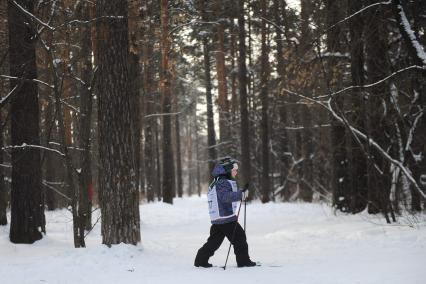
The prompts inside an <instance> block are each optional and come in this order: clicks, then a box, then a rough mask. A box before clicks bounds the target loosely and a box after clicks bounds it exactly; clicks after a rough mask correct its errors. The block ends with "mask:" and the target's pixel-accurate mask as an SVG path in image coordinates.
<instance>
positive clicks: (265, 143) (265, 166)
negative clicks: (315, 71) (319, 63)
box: [260, 0, 271, 203]
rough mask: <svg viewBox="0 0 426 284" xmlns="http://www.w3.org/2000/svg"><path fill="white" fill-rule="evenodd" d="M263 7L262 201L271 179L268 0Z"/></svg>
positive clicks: (261, 75)
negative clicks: (267, 40) (267, 38)
mask: <svg viewBox="0 0 426 284" xmlns="http://www.w3.org/2000/svg"><path fill="white" fill-rule="evenodd" d="M261 9H262V28H261V30H262V35H261V37H262V38H261V42H262V43H261V45H262V47H261V71H260V73H261V74H260V97H261V101H262V121H261V122H260V128H261V135H262V176H261V185H262V202H263V203H265V202H269V201H270V193H271V189H270V180H269V131H268V128H269V123H268V119H269V117H268V78H269V62H268V61H269V60H268V47H267V45H266V36H267V35H266V34H267V29H266V18H267V4H266V0H262V1H261Z"/></svg>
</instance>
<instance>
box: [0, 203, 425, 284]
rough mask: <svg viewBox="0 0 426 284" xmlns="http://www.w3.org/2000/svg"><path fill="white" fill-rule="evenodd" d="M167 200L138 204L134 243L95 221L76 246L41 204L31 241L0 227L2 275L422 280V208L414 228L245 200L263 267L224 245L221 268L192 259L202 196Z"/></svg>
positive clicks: (28, 278) (202, 236)
mask: <svg viewBox="0 0 426 284" xmlns="http://www.w3.org/2000/svg"><path fill="white" fill-rule="evenodd" d="M174 202H175V204H174V205H173V206H171V205H168V204H164V203H161V202H157V203H151V204H143V205H141V206H140V212H141V234H142V243H141V244H140V245H138V246H132V245H123V244H122V245H117V246H113V247H112V248H108V247H106V246H104V245H101V236H100V224H97V226H96V227H95V229H94V230H93V231H92V232H91V233H90V234H89V235H88V237H87V242H86V244H87V248H86V249H74V248H73V239H72V221H71V215H70V213H69V212H68V211H66V210H57V211H54V212H46V220H47V235H46V236H45V237H44V238H43V239H42V240H41V241H38V242H37V243H35V244H34V245H15V244H12V243H10V242H9V238H8V234H9V228H8V227H9V226H5V227H1V228H0V282H1V283H3V284H6V283H17V284H18V283H19V284H22V283H79V284H80V283H173V284H178V283H185V284H188V283H202V284H206V283H215V284H217V283H244V284H247V283H268V284H270V283H327V284H330V283H345V284H350V283H362V284H365V283H387V284H392V283H404V284H414V283H419V284H420V283H425V279H426V268H425V264H426V220H425V216H424V215H420V216H417V224H418V225H419V226H416V227H415V228H413V227H410V226H408V225H407V224H410V223H411V221H410V220H408V219H406V218H401V219H400V220H401V222H400V223H398V224H392V225H386V223H385V221H384V220H383V218H382V216H369V215H368V214H365V213H361V214H358V215H345V214H342V213H338V214H335V213H334V212H333V210H332V209H331V208H330V207H328V206H327V205H322V204H304V203H268V204H260V203H258V202H253V203H252V204H249V205H248V206H247V235H248V243H249V249H250V255H251V258H252V259H253V260H255V261H260V262H261V263H262V266H261V267H254V268H237V267H236V262H235V256H234V254H233V252H232V250H231V255H230V258H229V261H228V268H227V270H226V271H224V270H223V269H221V268H220V267H214V268H211V269H203V268H195V267H193V260H194V257H195V253H196V251H197V249H198V248H199V247H200V246H201V245H202V244H203V243H204V241H205V240H206V239H207V237H208V233H209V227H210V225H209V219H208V212H207V204H206V197H205V196H203V197H201V198H199V197H191V198H183V199H175V201H174ZM98 215H99V211H96V212H95V213H94V216H93V218H94V221H95V220H96V219H97V217H98ZM241 216H242V215H241ZM240 221H242V218H241V219H240ZM241 223H242V222H241ZM404 223H406V224H404ZM228 245H229V242H228V241H226V240H225V241H224V243H223V244H222V246H221V248H220V249H219V250H218V251H217V252H216V254H215V255H214V256H213V257H212V258H211V259H210V262H211V263H212V264H214V265H216V266H223V265H224V262H225V258H226V253H227V249H228Z"/></svg>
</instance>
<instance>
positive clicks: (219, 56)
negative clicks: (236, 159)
mask: <svg viewBox="0 0 426 284" xmlns="http://www.w3.org/2000/svg"><path fill="white" fill-rule="evenodd" d="M222 2H223V0H216V2H215V4H216V5H215V10H216V19H217V21H218V24H217V28H216V52H215V54H216V73H217V82H218V93H219V96H218V111H219V136H220V142H221V143H226V144H225V145H222V146H221V151H220V152H221V153H224V155H222V156H227V155H229V149H230V147H229V142H230V141H229V140H230V138H231V137H230V125H229V122H230V113H229V100H228V90H227V86H226V66H225V52H226V51H225V43H224V41H225V26H224V21H225V19H224V18H223V16H224V15H223V5H222V4H223V3H222Z"/></svg>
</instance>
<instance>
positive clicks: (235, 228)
mask: <svg viewBox="0 0 426 284" xmlns="http://www.w3.org/2000/svg"><path fill="white" fill-rule="evenodd" d="M242 203H243V202H242V200H241V202H240V206H239V207H238V212H237V221H236V223H235V226H234V231H233V232H232V237H231V241H230V243H229V248H228V253H227V254H226V261H225V265H224V266H223V270H225V269H226V264H227V263H228V257H229V252H230V251H231V245H232V242H233V241H234V238H235V231H236V230H237V225H238V217H239V216H240V210H241V204H242Z"/></svg>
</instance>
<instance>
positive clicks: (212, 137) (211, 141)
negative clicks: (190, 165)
mask: <svg viewBox="0 0 426 284" xmlns="http://www.w3.org/2000/svg"><path fill="white" fill-rule="evenodd" d="M205 2H206V1H205V0H202V1H201V18H202V20H203V21H204V22H207V21H208V18H207V13H206V7H205ZM202 41H203V56H204V57H203V58H204V82H205V84H206V103H207V148H208V152H209V172H211V171H212V170H213V167H214V165H215V162H216V158H217V153H216V134H215V130H214V117H213V102H212V82H211V80H212V79H211V74H210V68H211V67H210V46H209V39H208V37H207V36H206V35H204V36H203V39H202Z"/></svg>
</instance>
